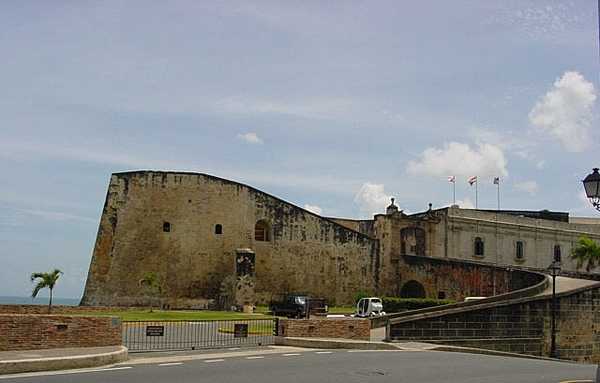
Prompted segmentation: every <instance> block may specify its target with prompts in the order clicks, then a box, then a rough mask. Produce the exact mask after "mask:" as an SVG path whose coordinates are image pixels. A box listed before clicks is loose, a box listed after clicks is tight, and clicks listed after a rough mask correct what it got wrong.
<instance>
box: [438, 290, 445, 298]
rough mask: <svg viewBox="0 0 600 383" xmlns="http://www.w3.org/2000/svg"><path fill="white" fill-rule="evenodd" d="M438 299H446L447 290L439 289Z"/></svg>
mask: <svg viewBox="0 0 600 383" xmlns="http://www.w3.org/2000/svg"><path fill="white" fill-rule="evenodd" d="M438 299H446V292H445V291H438Z"/></svg>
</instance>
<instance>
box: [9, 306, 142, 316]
mask: <svg viewBox="0 0 600 383" xmlns="http://www.w3.org/2000/svg"><path fill="white" fill-rule="evenodd" d="M142 309H147V307H143V308H142V307H104V306H62V305H56V306H54V305H53V306H52V312H51V314H52V315H63V314H80V313H88V312H107V311H127V310H142ZM0 314H48V306H47V305H0Z"/></svg>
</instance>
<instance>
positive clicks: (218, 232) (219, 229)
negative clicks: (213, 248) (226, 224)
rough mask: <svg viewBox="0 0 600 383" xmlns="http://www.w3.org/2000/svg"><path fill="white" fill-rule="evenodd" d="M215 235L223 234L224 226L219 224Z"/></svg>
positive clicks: (216, 226)
mask: <svg viewBox="0 0 600 383" xmlns="http://www.w3.org/2000/svg"><path fill="white" fill-rule="evenodd" d="M215 234H223V225H221V224H219V223H217V224H216V225H215Z"/></svg>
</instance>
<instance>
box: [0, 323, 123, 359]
mask: <svg viewBox="0 0 600 383" xmlns="http://www.w3.org/2000/svg"><path fill="white" fill-rule="evenodd" d="M121 344H122V340H121V320H120V319H119V318H117V317H87V316H64V315H31V314H0V351H14V350H39V349H48V348H66V347H102V346H116V345H121Z"/></svg>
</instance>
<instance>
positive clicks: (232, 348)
mask: <svg viewBox="0 0 600 383" xmlns="http://www.w3.org/2000/svg"><path fill="white" fill-rule="evenodd" d="M239 349H240V348H239V347H230V348H228V350H230V351H234V350H239Z"/></svg>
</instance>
